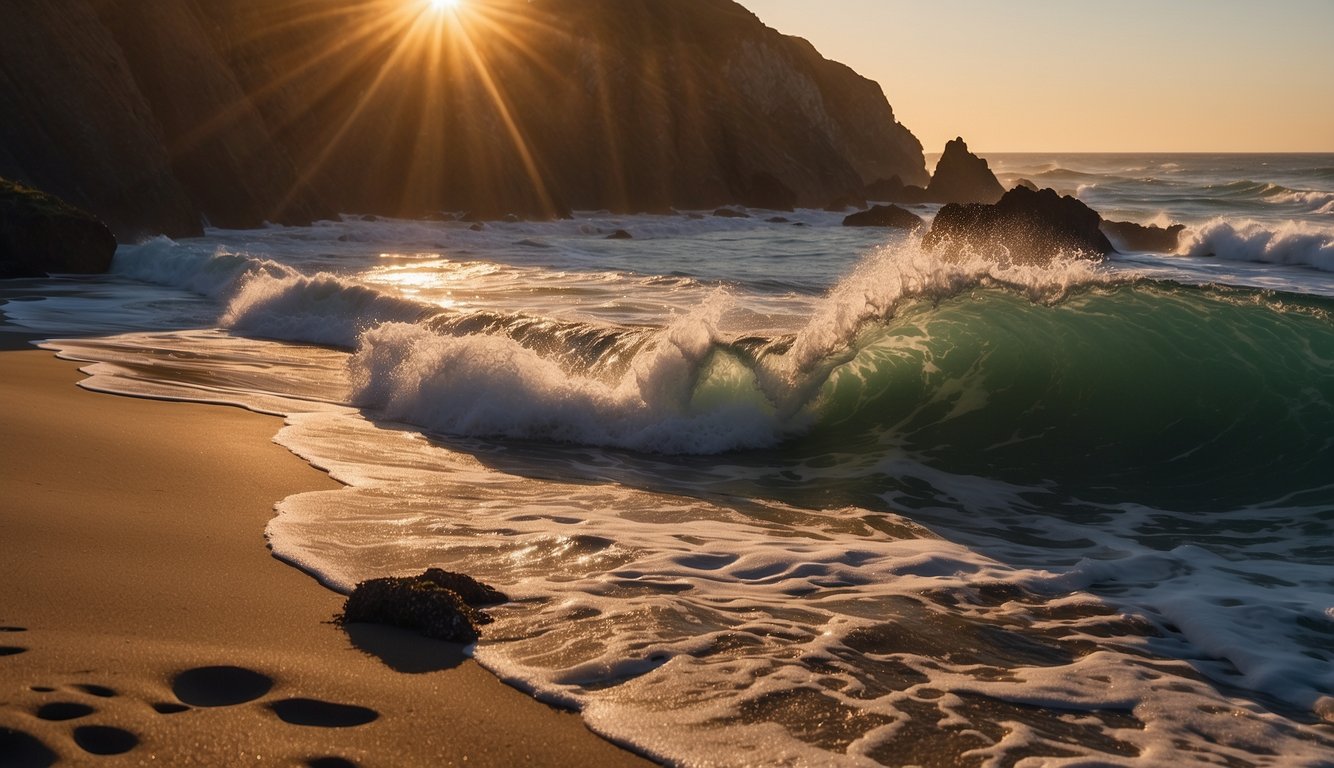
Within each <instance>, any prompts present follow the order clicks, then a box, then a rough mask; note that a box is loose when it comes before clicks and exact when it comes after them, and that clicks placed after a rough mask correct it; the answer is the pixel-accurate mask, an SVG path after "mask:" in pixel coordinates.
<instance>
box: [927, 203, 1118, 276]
mask: <svg viewBox="0 0 1334 768" xmlns="http://www.w3.org/2000/svg"><path fill="white" fill-rule="evenodd" d="M1101 223H1102V217H1101V216H1099V215H1098V213H1097V211H1094V210H1093V209H1092V208H1089V207H1088V206H1087V205H1084V204H1083V203H1082V202H1080V201H1079V200H1076V199H1075V198H1073V197H1068V196H1067V197H1061V196H1060V195H1057V194H1056V192H1055V191H1054V190H1051V189H1042V190H1039V191H1037V192H1034V191H1033V190H1030V189H1026V188H1024V187H1015V188H1014V189H1012V190H1010V191H1009V192H1006V193H1005V194H1004V195H1003V196H1002V197H1001V199H1000V200H999V201H998V202H997V203H995V204H994V205H986V204H983V203H951V204H949V205H946V206H945V207H943V208H941V209H940V212H939V213H937V214H936V218H935V221H933V222H932V223H931V231H930V232H928V233H927V235H926V238H925V239H924V240H923V245H924V246H925V247H927V248H930V249H933V250H937V251H940V252H941V253H943V254H945V255H947V256H958V255H960V254H962V253H964V252H971V253H972V254H976V255H979V256H982V257H985V258H992V259H997V260H1000V261H1008V262H1014V263H1027V264H1032V263H1046V262H1048V261H1050V260H1051V259H1052V258H1053V257H1056V256H1058V255H1062V254H1064V255H1067V256H1080V257H1084V258H1094V259H1100V258H1102V257H1103V256H1106V255H1107V254H1108V253H1111V252H1112V251H1113V248H1112V244H1111V242H1109V241H1108V240H1107V237H1106V236H1105V235H1103V233H1102V230H1100V229H1099V224H1101Z"/></svg>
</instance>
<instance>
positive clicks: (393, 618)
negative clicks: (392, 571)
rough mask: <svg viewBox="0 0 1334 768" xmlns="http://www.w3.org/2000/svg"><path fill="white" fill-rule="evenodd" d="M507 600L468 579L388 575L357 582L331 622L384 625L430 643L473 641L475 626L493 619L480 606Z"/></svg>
mask: <svg viewBox="0 0 1334 768" xmlns="http://www.w3.org/2000/svg"><path fill="white" fill-rule="evenodd" d="M508 600H509V598H508V597H506V596H505V595H504V594H503V593H501V592H499V591H497V590H496V589H494V588H492V587H490V586H488V585H486V584H483V583H482V582H480V581H477V580H476V579H474V578H472V577H471V576H466V575H464V574H461V573H452V572H450V571H445V570H441V569H439V568H429V569H427V570H426V571H425V572H424V573H422V574H419V575H417V576H390V577H385V578H379V579H368V580H366V581H363V582H361V583H359V584H357V586H356V587H355V588H354V589H353V590H352V594H350V595H348V598H347V602H346V603H344V604H343V613H342V615H341V616H339V617H338V618H337V621H338V622H339V623H340V624H352V623H367V624H388V625H391V626H395V627H402V628H404V629H411V630H413V631H416V632H420V633H421V634H423V635H425V636H426V637H429V638H433V639H435V640H444V641H446V642H451V643H473V642H476V641H477V638H478V635H479V633H480V627H482V626H485V625H487V624H490V623H491V622H492V621H493V620H492V618H491V617H490V616H488V615H487V614H486V612H485V611H482V610H481V607H482V606H487V605H496V604H498V603H504V602H508Z"/></svg>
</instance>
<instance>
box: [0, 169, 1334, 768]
mask: <svg viewBox="0 0 1334 768" xmlns="http://www.w3.org/2000/svg"><path fill="white" fill-rule="evenodd" d="M989 159H990V160H991V163H992V167H993V169H995V170H996V171H997V174H998V176H999V177H1000V179H1001V181H1002V183H1004V184H1005V185H1006V186H1007V187H1008V186H1011V185H1013V184H1014V183H1016V182H1018V181H1019V180H1020V179H1027V180H1031V181H1033V182H1034V183H1036V184H1038V185H1039V186H1050V187H1053V188H1055V189H1057V190H1058V191H1059V192H1062V193H1066V194H1076V195H1078V196H1079V197H1080V198H1081V199H1082V200H1084V201H1085V202H1086V203H1088V204H1089V205H1090V206H1091V207H1093V208H1094V209H1095V210H1098V211H1099V212H1100V213H1102V215H1103V216H1104V218H1107V219H1127V220H1131V221H1138V222H1142V223H1158V224H1170V223H1178V222H1179V223H1182V224H1185V225H1186V227H1187V229H1186V231H1185V232H1184V233H1183V236H1182V242H1181V244H1180V247H1179V249H1178V251H1177V252H1176V253H1172V254H1149V253H1128V254H1117V255H1113V256H1112V257H1111V258H1110V259H1109V260H1108V261H1106V262H1104V263H1097V262H1091V261H1087V260H1083V259H1079V258H1073V257H1072V258H1069V259H1060V260H1057V261H1056V262H1054V263H1052V264H1050V265H1045V266H1017V265H1011V264H1006V263H997V262H994V261H987V260H981V259H972V260H969V259H960V260H951V261H943V260H941V259H940V258H938V257H936V256H935V255H933V254H932V253H930V252H925V251H923V250H922V249H921V248H920V246H919V241H920V235H921V233H910V232H903V231H894V230H866V229H853V228H844V227H842V226H840V222H841V220H842V216H843V214H840V213H831V212H825V211H817V210H798V211H796V212H791V213H777V212H771V211H751V212H749V213H750V214H751V217H750V218H744V219H740V218H719V217H715V216H712V215H711V212H708V211H704V212H681V213H679V214H676V215H652V216H650V215H637V216H620V215H613V214H610V213H607V212H579V213H577V214H576V215H575V217H574V218H573V219H571V220H567V221H558V222H541V223H534V222H488V223H486V224H484V225H480V226H476V225H473V224H470V223H468V222H463V221H455V220H452V219H451V218H450V217H442V218H444V219H446V220H441V221H401V220H386V219H378V218H375V217H363V216H355V215H345V216H343V217H341V218H340V219H339V220H336V221H326V222H319V223H316V224H314V225H312V226H310V227H278V226H274V227H268V228H264V229H260V230H252V231H226V230H216V229H214V230H209V231H208V233H207V235H206V236H205V237H202V238H196V239H190V240H181V241H172V240H168V239H165V238H158V239H154V240H150V241H147V242H143V243H139V244H135V245H126V246H122V247H121V248H120V249H119V250H118V252H117V255H116V260H115V263H114V265H113V271H112V274H111V275H109V276H105V277H96V278H59V279H51V280H44V281H39V282H38V283H37V284H36V285H35V286H34V289H33V290H32V291H30V292H26V291H25V292H24V293H23V294H19V295H16V296H15V297H14V298H13V299H11V300H10V302H9V303H8V304H6V305H4V307H3V311H4V313H5V314H6V316H7V317H8V319H9V320H10V322H13V323H16V324H19V325H22V326H25V327H27V328H31V329H34V330H36V331H37V332H39V333H42V334H45V335H49V336H50V340H49V341H47V342H45V344H44V346H47V347H48V348H52V349H56V350H58V351H59V353H60V355H61V356H62V357H65V358H67V359H72V360H78V361H82V362H83V363H85V364H86V365H85V368H84V370H85V372H86V373H88V374H89V378H88V379H86V380H85V381H84V382H83V386H85V387H87V388H90V389H93V390H97V391H102V392H111V393H118V394H125V395H133V396H141V397H153V398H164V399H179V400H188V401H197V402H209V403H225V404H232V405H240V406H243V407H246V408H250V409H252V410H255V411H259V412H263V413H271V414H277V415H280V416H282V417H284V419H285V426H284V427H283V428H282V431H281V432H280V433H279V434H278V435H277V437H276V440H277V441H278V442H279V443H281V444H282V445H284V446H286V447H287V448H289V449H290V450H292V451H293V452H294V453H296V454H297V455H299V456H301V457H303V458H304V459H306V460H307V461H309V462H310V463H311V464H312V465H314V466H316V467H318V468H320V469H322V470H325V471H327V472H329V473H330V475H331V476H332V477H334V478H335V479H337V480H338V481H340V482H341V483H342V484H343V485H344V487H343V488H342V489H340V490H337V491H327V492H319V493H307V494H301V495H297V496H293V497H289V498H286V499H281V500H280V499H275V500H274V501H275V503H276V504H277V515H276V516H275V517H274V519H273V520H272V522H271V523H270V525H269V528H268V531H267V535H268V538H269V542H270V544H271V546H272V547H273V550H274V552H275V554H276V555H277V556H279V557H281V558H283V559H285V560H287V561H289V562H291V563H293V564H294V565H297V566H298V567H300V568H302V569H304V570H306V571H307V572H309V573H310V574H311V575H312V576H313V577H314V578H317V579H319V580H320V581H321V582H323V583H324V584H326V585H328V586H330V587H331V588H334V589H338V590H344V591H345V590H348V589H350V588H351V587H352V585H354V584H355V583H356V582H357V581H359V580H362V579H366V578H371V577H377V576H384V575H392V574H409V573H414V572H420V571H422V570H424V569H425V568H427V567H443V568H446V569H448V570H455V571H462V572H465V573H468V574H470V575H472V576H474V577H476V578H479V579H481V580H483V581H486V582H488V583H491V584H493V585H495V586H497V587H499V588H500V589H502V590H503V591H505V592H506V593H507V594H509V595H510V596H511V597H512V598H514V600H513V602H511V603H509V604H507V605H505V606H502V607H500V608H498V609H496V610H495V612H494V615H495V616H496V619H497V621H496V623H495V624H493V625H489V626H488V627H487V628H486V630H485V633H484V635H483V639H482V640H481V641H480V642H479V643H478V644H477V645H476V646H475V647H474V648H473V649H472V653H473V655H474V656H475V657H476V658H477V660H478V661H479V662H481V663H482V664H483V665H484V666H486V667H487V668H488V669H490V670H492V671H493V672H494V673H495V674H497V675H498V676H500V677H501V678H502V679H504V680H506V681H507V682H509V683H511V684H513V685H515V686H517V687H519V688H522V689H524V690H527V691H530V692H532V693H533V694H534V695H536V696H538V697H540V698H542V699H544V700H546V701H550V702H553V703H556V704H560V705H563V706H568V707H572V708H575V709H577V710H579V711H580V712H581V713H582V716H583V717H584V719H585V720H586V721H587V723H588V724H589V726H590V727H592V728H593V729H594V730H596V731H597V732H599V733H601V734H603V735H605V736H606V737H608V738H610V739H612V740H614V741H617V742H618V743H622V744H624V745H626V746H628V747H630V748H632V749H635V750H637V751H640V752H642V753H644V754H646V755H648V756H651V757H653V758H656V759H658V760H661V761H663V762H666V763H671V764H682V765H701V766H702V765H775V764H787V765H823V764H830V763H836V764H848V765H859V764H868V765H870V764H887V765H903V764H920V765H1014V764H1019V763H1023V764H1040V765H1093V764H1097V765H1121V764H1161V763H1167V762H1169V761H1171V762H1174V763H1178V764H1182V765H1235V766H1245V765H1283V766H1288V765H1309V766H1317V765H1330V764H1331V763H1332V762H1334V156H1329V155H1221V156H1213V155H1147V156H1146V155H1072V156H1052V155H998V156H994V157H992V158H989ZM917 212H918V213H920V214H922V215H923V216H925V217H926V218H927V219H928V220H929V218H930V217H931V215H933V214H934V208H933V207H923V208H920V209H918V211H917ZM617 230H625V231H627V232H629V233H630V234H631V235H632V239H609V238H608V236H609V235H611V234H612V233H614V232H616V231H617Z"/></svg>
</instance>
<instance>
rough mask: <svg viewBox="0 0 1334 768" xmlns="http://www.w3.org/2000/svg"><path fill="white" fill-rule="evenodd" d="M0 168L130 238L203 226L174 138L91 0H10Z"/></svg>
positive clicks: (1, 29)
mask: <svg viewBox="0 0 1334 768" xmlns="http://www.w3.org/2000/svg"><path fill="white" fill-rule="evenodd" d="M0 115H3V116H4V118H3V119H0V176H3V177H6V178H9V179H13V180H15V181H19V182H22V183H24V184H26V185H29V186H34V187H37V188H40V189H43V190H46V191H47V192H50V193H51V194H53V195H56V196H57V197H60V198H61V199H63V200H66V201H68V202H69V203H70V204H72V205H76V206H78V207H80V208H83V209H86V210H88V211H91V212H93V213H94V214H95V215H97V216H98V217H99V218H101V219H102V220H104V221H106V222H107V223H108V224H109V225H110V226H111V228H112V230H113V231H114V232H115V233H116V234H117V235H118V236H119V237H120V238H121V239H128V238H133V237H136V236H138V235H141V234H145V233H148V232H163V233H167V234H171V235H189V234H197V233H199V232H200V231H201V229H200V224H199V215H198V212H197V211H196V210H195V209H194V207H193V206H192V205H191V204H190V199H189V196H188V195H187V194H186V191H185V189H184V187H183V186H182V185H181V183H180V181H179V180H178V179H177V178H176V177H175V175H174V174H173V173H172V170H171V164H170V162H169V159H168V154H169V153H168V148H167V142H166V138H165V136H164V135H163V133H162V129H161V127H160V126H159V125H158V123H157V120H156V119H155V118H154V116H153V109H152V106H151V105H149V103H148V100H147V99H145V98H144V95H143V93H142V92H141V91H140V90H139V88H138V86H137V85H136V83H135V81H134V75H133V72H132V70H131V69H130V65H129V63H128V62H127V61H126V60H125V55H124V53H123V52H122V50H121V48H120V45H119V44H118V43H117V42H116V40H115V38H114V36H113V35H112V34H111V31H110V30H109V29H107V28H106V26H105V25H104V24H103V23H102V20H101V19H100V18H98V16H97V13H96V12H95V11H94V9H93V5H92V3H91V2H88V0H63V1H62V2H58V3H55V2H53V3H45V2H42V3H24V2H10V3H5V22H4V23H3V24H0Z"/></svg>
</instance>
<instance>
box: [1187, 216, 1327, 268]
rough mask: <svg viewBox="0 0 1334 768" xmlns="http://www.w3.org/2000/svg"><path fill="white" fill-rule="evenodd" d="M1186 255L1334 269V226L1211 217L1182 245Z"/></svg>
mask: <svg viewBox="0 0 1334 768" xmlns="http://www.w3.org/2000/svg"><path fill="white" fill-rule="evenodd" d="M1181 250H1182V252H1183V253H1185V254H1186V255H1187V256H1195V257H1214V258H1219V259H1226V260H1229V261H1250V262H1261V263H1265V264H1284V265H1289V266H1302V267H1312V268H1315V269H1318V270H1321V271H1322V272H1334V230H1331V229H1329V228H1327V227H1320V226H1316V225H1314V224H1306V223H1302V222H1295V221H1290V222H1288V223H1286V224H1282V225H1279V226H1277V227H1274V226H1272V225H1266V224H1260V223H1258V222H1254V221H1247V222H1241V223H1233V222H1230V221H1226V220H1224V219H1221V218H1219V219H1214V220H1213V221H1210V222H1209V223H1208V224H1205V225H1204V226H1202V227H1199V228H1197V229H1196V230H1195V231H1193V232H1192V233H1191V235H1190V237H1189V239H1188V240H1187V241H1186V242H1185V244H1184V245H1183V246H1182V249H1181Z"/></svg>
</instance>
